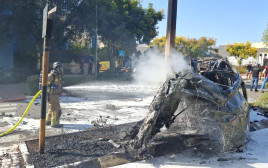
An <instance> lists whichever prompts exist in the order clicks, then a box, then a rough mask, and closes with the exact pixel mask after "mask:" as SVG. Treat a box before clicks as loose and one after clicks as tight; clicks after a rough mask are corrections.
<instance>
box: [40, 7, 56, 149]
mask: <svg viewBox="0 0 268 168" xmlns="http://www.w3.org/2000/svg"><path fill="white" fill-rule="evenodd" d="M56 9H57V8H56V7H54V8H53V9H51V10H50V11H49V12H47V11H48V3H47V5H46V7H45V8H44V10H43V31H42V38H44V47H43V59H42V60H43V62H42V101H41V119H40V129H39V153H40V154H42V153H44V149H45V130H46V100H47V77H48V66H49V40H50V38H51V37H52V32H53V27H54V21H55V17H56Z"/></svg>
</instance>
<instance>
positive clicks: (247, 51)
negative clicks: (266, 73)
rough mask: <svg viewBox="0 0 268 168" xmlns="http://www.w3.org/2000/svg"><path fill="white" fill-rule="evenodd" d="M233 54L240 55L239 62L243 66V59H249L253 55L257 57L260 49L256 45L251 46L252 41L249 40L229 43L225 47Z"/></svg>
mask: <svg viewBox="0 0 268 168" xmlns="http://www.w3.org/2000/svg"><path fill="white" fill-rule="evenodd" d="M225 51H227V52H228V53H229V54H230V55H231V56H235V57H238V64H239V66H241V64H242V61H243V59H247V58H248V57H249V56H253V57H254V58H257V52H258V50H257V49H256V48H255V47H251V43H250V42H249V41H247V42H246V44H244V43H234V44H229V45H227V47H226V48H225Z"/></svg>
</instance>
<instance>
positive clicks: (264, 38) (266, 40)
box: [262, 24, 268, 46]
mask: <svg viewBox="0 0 268 168" xmlns="http://www.w3.org/2000/svg"><path fill="white" fill-rule="evenodd" d="M262 41H263V42H264V44H265V45H266V46H268V24H267V27H266V29H265V30H264V32H263V35H262Z"/></svg>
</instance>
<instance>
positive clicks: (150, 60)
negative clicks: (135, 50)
mask: <svg viewBox="0 0 268 168" xmlns="http://www.w3.org/2000/svg"><path fill="white" fill-rule="evenodd" d="M164 55H165V54H164V53H163V52H160V51H159V50H158V49H157V48H154V49H150V50H149V51H147V52H146V53H145V54H143V55H141V56H140V58H139V59H137V58H136V57H134V58H132V62H133V65H134V67H133V68H134V71H135V72H134V74H133V78H134V80H135V81H136V82H137V83H138V84H145V85H161V84H162V83H163V82H164V81H165V80H166V77H167V75H168V74H170V72H172V71H174V72H175V73H178V72H180V71H181V70H183V69H184V68H186V67H187V66H188V63H187V62H186V61H185V59H184V58H185V57H184V56H183V55H182V54H179V53H177V52H175V51H173V52H172V54H170V56H169V61H167V62H166V61H165V56H164Z"/></svg>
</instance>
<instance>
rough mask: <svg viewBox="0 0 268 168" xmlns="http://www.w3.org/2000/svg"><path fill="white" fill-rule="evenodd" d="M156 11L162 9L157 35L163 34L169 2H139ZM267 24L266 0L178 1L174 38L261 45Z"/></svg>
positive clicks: (223, 43)
mask: <svg viewBox="0 0 268 168" xmlns="http://www.w3.org/2000/svg"><path fill="white" fill-rule="evenodd" d="M148 3H152V4H153V6H154V8H155V9H156V10H161V9H164V10H165V19H164V20H163V21H161V22H159V23H158V25H157V27H159V29H158V31H159V35H158V36H157V37H162V36H165V35H166V26H167V19H166V18H167V9H168V0H142V6H143V7H148ZM267 24H268V0H178V8H177V28H176V36H184V37H187V38H200V37H202V36H205V37H212V38H214V39H216V45H217V46H218V45H225V44H227V43H229V44H233V43H234V42H238V43H240V42H243V43H245V42H246V41H249V42H251V43H256V42H261V38H262V35H263V32H264V30H265V29H266V25H267Z"/></svg>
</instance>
